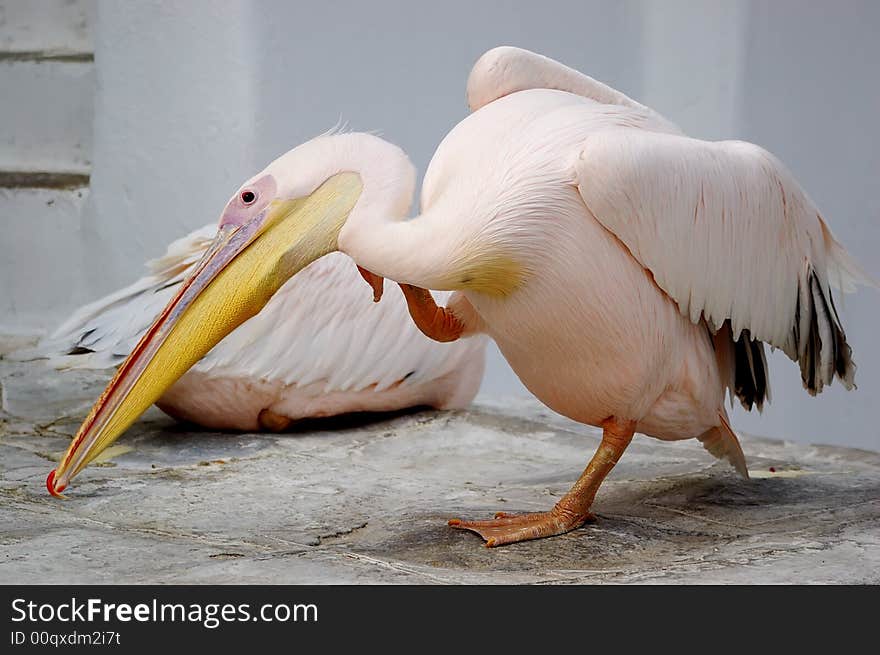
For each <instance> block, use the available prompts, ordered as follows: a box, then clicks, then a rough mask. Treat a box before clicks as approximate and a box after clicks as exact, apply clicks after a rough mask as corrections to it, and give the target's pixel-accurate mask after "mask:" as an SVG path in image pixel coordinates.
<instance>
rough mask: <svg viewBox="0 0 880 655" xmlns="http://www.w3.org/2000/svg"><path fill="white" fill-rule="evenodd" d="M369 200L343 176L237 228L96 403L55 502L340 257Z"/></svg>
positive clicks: (67, 460)
mask: <svg viewBox="0 0 880 655" xmlns="http://www.w3.org/2000/svg"><path fill="white" fill-rule="evenodd" d="M360 192H361V181H360V177H359V176H358V175H357V174H355V173H339V174H337V175H335V176H333V177H331V178H330V179H328V180H327V181H326V182H324V184H322V185H321V187H319V188H318V189H317V190H316V191H315V192H314V193H312V194H311V195H310V196H308V197H306V198H299V199H294V200H274V201H272V203H270V204H269V206H267V207H266V209H264V210H263V211H262V212H261V213H260V214H259V215H258V216H256V217H255V218H254V219H252V220H251V221H250V222H248V223H245V224H244V225H241V226H235V225H227V226H223V227H221V228H220V229H219V230H218V233H217V236H216V238H215V240H214V242H213V243H212V244H211V246H210V247H209V248H208V250H207V251H206V252H205V254H204V256H203V257H202V259H201V260H200V261H199V263H198V265H197V266H196V268H195V270H194V271H193V273H192V274H191V275H190V276H189V277H188V278H187V279H186V280H185V281H184V282H183V284H182V285H181V288H180V290H179V291H178V293H177V295H175V297H174V298H173V299H172V300H171V301H170V302H169V303H168V305H167V306H166V307H165V309H163V310H162V313H161V314H159V316H158V318H157V319H156V321H155V322H154V323H153V324H152V325H151V326H150V328H149V329H148V330H147V332H146V333H145V334H144V336H143V337H142V338H141V340H140V342H139V343H138V344H137V346H135V348H134V350H133V351H132V352H131V354H130V355H129V356H128V358H126V360H125V361H124V362H123V363H122V365H121V366H120V367H119V369H118V370H117V372H116V375H115V376H114V377H113V379H112V380H111V381H110V383H109V384H108V385H107V388H106V389H104V391H103V393H102V394H101V396H100V397H99V398H98V400H97V402H95V405H94V407H92V410H91V411H90V412H89V415H88V416H87V417H86V419H85V421H84V422H83V424H82V426H80V429H79V430H78V431H77V434H76V436H75V437H74V439H73V441H72V442H71V444H70V446H69V447H68V449H67V452H65V453H64V456H63V457H62V458H61V462H60V463H59V464H58V467H57V468H56V469H55V470H53V471H52V472H51V473H49V477H48V478H47V479H46V487H47V488H48V490H49V493H51V494H52V495H53V496H57V497H63V496H61V492H62V491H64V489H65V488H66V487H67V486H68V484H70V480H71V479H72V478H73V477H74V476H75V475H76V474H77V473H79V472H80V471H81V470H82V469H83V468H85V467H86V465H88V463H89V462H91V461H92V460H93V459H94V458H95V457H97V456H98V455H99V454H100V453H101V451H103V450H104V449H105V448H107V447H108V446H109V445H110V444H112V443H113V442H114V441H116V439H118V438H119V436H120V435H122V434H123V433H124V432H125V431H126V430H127V429H128V427H129V426H130V425H131V424H132V423H134V421H135V420H137V418H138V417H139V416H140V415H141V414H143V413H144V412H145V411H146V410H147V409H148V408H149V407H150V405H152V404H153V403H154V402H156V401H157V400H158V399H159V398H160V397H161V396H162V394H164V393H165V391H166V390H167V389H168V388H169V387H170V386H171V385H172V384H174V382H176V381H177V380H178V379H179V378H180V377H181V376H182V375H183V374H184V373H186V371H188V370H189V368H190V367H191V366H193V365H194V364H195V363H196V362H197V361H199V360H200V359H201V358H202V357H203V356H204V355H205V354H207V352H208V351H209V350H210V349H211V348H213V347H214V346H215V345H216V344H217V343H219V342H220V341H221V340H222V339H223V338H224V337H225V336H226V335H227V334H229V333H230V332H232V331H233V330H234V329H235V328H237V327H238V326H239V325H241V324H242V323H244V322H245V321H246V320H248V319H249V318H251V317H252V316H254V315H256V314H257V313H258V312H259V311H260V310H261V309H262V308H263V307H264V306H265V305H266V303H267V302H269V299H270V298H271V297H272V295H273V294H274V293H275V292H276V291H277V290H278V289H279V288H280V287H281V286H282V285H283V284H284V283H285V282H286V281H287V280H288V279H290V278H291V277H292V276H293V275H295V274H296V273H297V272H299V271H300V270H302V269H303V268H305V267H306V266H308V265H309V264H310V263H312V262H313V261H315V260H316V259H319V258H320V257H323V256H324V255H326V254H328V253H330V252H333V251H334V250H336V248H337V246H336V241H337V236H338V235H339V231H340V229H341V228H342V226H343V224H344V223H345V221H346V219H347V218H348V214H349V213H350V212H351V210H352V208H353V207H354V204H355V203H356V202H357V199H358V197H359V196H360Z"/></svg>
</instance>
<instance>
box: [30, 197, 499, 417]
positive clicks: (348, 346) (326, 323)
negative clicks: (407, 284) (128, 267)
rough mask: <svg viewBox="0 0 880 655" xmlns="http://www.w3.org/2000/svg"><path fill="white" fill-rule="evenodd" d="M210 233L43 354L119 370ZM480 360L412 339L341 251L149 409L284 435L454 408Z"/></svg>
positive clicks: (400, 301)
mask: <svg viewBox="0 0 880 655" xmlns="http://www.w3.org/2000/svg"><path fill="white" fill-rule="evenodd" d="M403 192H405V190H402V193H403ZM238 198H239V196H238V195H236V196H235V197H234V198H233V200H231V201H230V204H231V205H235V204H236V203H238V202H241V201H240V200H239V199H238ZM401 202H403V198H402V196H401ZM404 211H406V208H403V209H401V212H404ZM216 231H217V228H216V225H215V224H209V225H206V226H204V227H202V228H200V229H198V230H196V231H194V232H193V233H191V234H190V235H188V236H186V237H183V238H182V239H178V240H177V241H174V242H173V243H172V244H171V245H170V246H169V247H168V250H167V252H166V253H165V255H164V256H163V257H161V258H159V259H156V260H154V261H150V262H147V267H148V269H149V274H148V275H146V276H144V277H143V278H141V279H140V280H138V281H136V282H135V283H134V284H132V285H130V286H128V287H125V288H124V289H120V290H119V291H116V292H114V293H112V294H110V295H108V296H106V297H105V298H102V299H100V300H98V301H96V302H93V303H91V304H89V305H86V306H85V307H82V308H81V309H79V310H77V311H76V312H75V313H74V314H73V315H72V316H71V317H70V318H69V319H68V320H67V321H65V322H64V324H62V325H61V326H60V327H59V328H58V329H57V330H56V332H55V333H54V334H53V335H52V337H51V338H50V339H49V340H48V341H47V342H45V343H43V344H41V345H40V352H41V353H45V354H49V355H50V356H51V360H52V363H53V364H54V365H56V366H57V367H59V368H101V369H104V368H110V367H113V366H117V365H119V363H120V362H121V361H122V360H123V358H124V357H125V356H126V355H128V354H129V353H130V352H131V350H132V349H133V348H134V347H135V345H136V344H137V343H138V341H139V340H140V339H141V337H143V335H144V333H145V332H146V331H147V328H148V327H149V326H150V324H151V323H153V322H154V320H155V319H156V317H157V315H158V314H159V313H160V311H161V310H162V308H163V307H164V306H165V305H166V304H167V303H168V302H169V300H171V298H172V297H174V295H175V294H176V293H177V291H178V290H179V288H180V285H181V284H182V282H183V280H184V279H186V278H187V277H188V276H189V275H191V274H192V272H193V270H194V269H195V268H196V266H197V264H198V262H199V260H200V259H201V257H202V256H203V255H204V252H205V250H206V249H207V248H208V247H209V246H210V244H211V239H212V237H213V235H214V233H215V232H216ZM447 295H448V294H446V293H443V292H441V293H439V294H438V297H440V298H444V297H446V296H447ZM450 346H451V347H450ZM484 362H485V338H477V339H466V340H464V341H462V342H461V343H460V344H459V343H455V344H447V345H446V347H444V346H443V345H441V344H437V343H436V342H433V341H431V340H430V339H427V338H426V337H425V336H424V335H423V334H422V333H421V332H419V331H418V329H416V327H415V326H414V325H413V323H412V321H410V320H409V317H408V315H407V309H406V302H405V301H404V298H403V296H401V295H400V294H392V295H391V296H390V297H389V302H387V303H381V304H379V305H374V304H373V302H372V300H371V297H370V294H369V293H366V289H365V288H364V284H363V280H362V279H361V276H360V275H358V272H357V269H356V268H355V266H354V264H353V263H352V261H351V259H350V258H349V257H347V256H346V255H343V254H342V253H338V252H337V253H332V254H330V255H327V256H326V257H323V258H321V259H319V260H318V261H316V262H314V263H313V264H311V265H310V266H308V267H306V268H305V269H304V270H303V271H302V273H300V274H299V275H297V276H296V277H292V278H290V279H289V280H288V281H287V282H286V283H284V285H282V286H281V288H280V289H279V290H278V291H277V292H276V293H275V294H274V295H273V296H272V297H271V298H270V300H269V302H268V303H267V304H266V306H265V307H263V309H262V310H261V311H260V312H259V313H258V314H257V315H256V316H254V317H253V318H251V319H250V320H248V321H246V322H245V323H244V324H243V325H241V326H240V327H239V328H237V329H235V330H234V331H233V332H232V333H231V334H229V336H227V337H226V338H224V339H223V340H222V341H220V343H218V344H217V345H216V346H215V347H214V348H213V349H211V351H210V352H208V354H207V355H205V356H204V357H203V358H202V359H200V360H199V361H198V362H196V363H195V364H194V365H193V367H192V368H190V369H189V371H187V372H186V373H184V374H183V377H181V378H180V379H179V380H177V381H176V382H175V383H174V384H173V385H172V386H171V387H170V388H168V389H167V390H166V391H164V393H163V394H162V396H161V397H160V398H159V399H158V400H157V401H156V405H157V406H158V407H159V408H160V409H162V410H163V411H164V412H165V413H167V414H169V415H171V416H173V417H175V418H178V419H180V420H184V421H188V422H190V423H196V424H198V425H201V426H204V427H208V428H213V429H218V430H247V431H255V430H267V431H281V430H285V429H287V428H288V427H289V426H290V425H291V424H292V423H294V422H295V421H297V420H300V419H304V418H313V417H323V416H335V415H338V414H346V413H350V412H383V411H393V410H398V409H404V408H407V407H415V406H422V405H423V406H429V407H435V408H437V409H453V408H461V407H465V406H467V405H468V404H469V403H470V401H471V400H472V399H473V397H474V395H475V394H476V392H477V389H478V388H479V386H480V381H481V379H482V374H483V366H484Z"/></svg>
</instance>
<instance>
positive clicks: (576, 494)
mask: <svg viewBox="0 0 880 655" xmlns="http://www.w3.org/2000/svg"><path fill="white" fill-rule="evenodd" d="M635 427H636V422H635V421H618V420H617V419H615V418H613V417H612V418H609V419H607V420H606V421H605V422H604V423H603V424H602V428H603V432H602V443H601V444H599V449H598V450H597V451H596V454H595V455H593V458H592V459H591V460H590V463H589V464H587V468H586V469H584V472H583V473H581V477H580V478H578V481H577V482H575V483H574V486H573V487H572V488H571V489H570V490H569V492H568V493H567V494H565V496H563V497H562V499H561V500H560V501H559V502H558V503H556V505H555V506H554V507H553V509H551V510H550V511H549V512H541V513H538V514H521V515H511V514H505V513H503V512H499V513H498V514H496V515H495V518H494V519H492V520H489V521H462V520H461V519H452V520H451V521H449V525H451V526H452V527H453V528H458V529H460V530H470V531H472V532H476V533H477V534H478V535H480V536H481V537H482V538H483V539H485V540H486V546H487V547H489V548H492V547H493V546H503V545H504V544H512V543H515V542H517V541H527V540H529V539H540V538H541V537H552V536H553V535H557V534H563V533H565V532H569V531H570V530H574V529H575V528H579V527H580V526H582V525H583V524H584V523H586V522H587V521H591V520H593V519H594V517H593V515H592V514H590V506H591V505H592V504H593V499H594V498H595V497H596V492H597V491H598V490H599V485H601V484H602V481H603V480H604V479H605V476H607V475H608V474H609V473H610V472H611V469H613V468H614V465H615V464H617V461H618V460H619V459H620V456H621V455H623V451H624V450H626V447H627V446H628V445H629V443H630V441H632V437H633V432H634V431H635Z"/></svg>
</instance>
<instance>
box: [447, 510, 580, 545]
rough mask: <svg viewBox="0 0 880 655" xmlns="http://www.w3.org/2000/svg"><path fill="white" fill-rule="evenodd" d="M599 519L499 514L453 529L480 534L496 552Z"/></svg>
mask: <svg viewBox="0 0 880 655" xmlns="http://www.w3.org/2000/svg"><path fill="white" fill-rule="evenodd" d="M595 520H596V517H595V515H593V514H590V513H587V514H586V515H584V516H582V517H580V518H578V517H564V516H560V515H559V514H556V513H554V512H541V513H537V514H508V513H507V512H498V513H496V514H495V518H494V519H489V520H486V521H462V520H461V519H450V520H449V523H448V524H449V526H450V527H453V528H456V529H458V530H470V531H471V532H476V533H477V534H478V535H480V536H481V537H482V538H483V539H485V540H486V544H485V545H486V547H487V548H495V547H496V546H503V545H504V544H512V543H516V542H518V541H527V540H529V539H540V538H541V537H552V536H554V535H558V534H563V533H565V532H569V531H571V530H574V529H575V528H578V527H580V526H581V525H583V524H584V523H592V522H594V521H595Z"/></svg>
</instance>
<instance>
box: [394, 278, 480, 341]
mask: <svg viewBox="0 0 880 655" xmlns="http://www.w3.org/2000/svg"><path fill="white" fill-rule="evenodd" d="M400 289H401V290H402V291H403V295H404V296H405V297H406V305H407V307H409V315H410V316H412V319H413V322H414V323H415V324H416V326H417V327H418V328H419V329H420V330H421V331H422V333H423V334H424V335H425V336H426V337H428V338H430V339H433V340H434V341H443V342H445V341H455V340H456V339H458V338H459V337H460V336H461V334H462V332H464V328H465V326H464V323H462V321H461V320H460V319H459V318H458V317H457V316H456V315H455V313H454V312H453V311H452V310H451V309H449V308H447V307H438V306H437V303H435V302H434V297H433V296H432V295H431V292H430V291H428V290H427V289H422V288H420V287H414V286H412V285H410V284H401V285H400Z"/></svg>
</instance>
